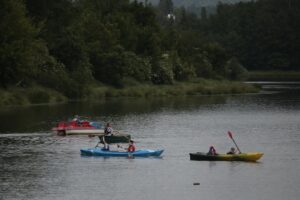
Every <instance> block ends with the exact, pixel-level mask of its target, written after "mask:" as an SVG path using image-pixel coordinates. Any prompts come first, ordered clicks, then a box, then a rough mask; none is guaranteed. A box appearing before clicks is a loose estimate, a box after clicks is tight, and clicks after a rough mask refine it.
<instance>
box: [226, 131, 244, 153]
mask: <svg viewBox="0 0 300 200" xmlns="http://www.w3.org/2000/svg"><path fill="white" fill-rule="evenodd" d="M228 135H229V137H230V138H231V139H232V141H233V143H234V144H235V146H236V148H237V150H238V151H239V153H242V152H241V150H240V148H239V147H238V145H237V144H236V142H235V140H234V139H233V137H232V133H231V132H230V131H228Z"/></svg>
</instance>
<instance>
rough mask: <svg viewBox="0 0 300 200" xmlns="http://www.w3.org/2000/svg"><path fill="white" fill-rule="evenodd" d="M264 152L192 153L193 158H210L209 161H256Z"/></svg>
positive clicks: (191, 157)
mask: <svg viewBox="0 0 300 200" xmlns="http://www.w3.org/2000/svg"><path fill="white" fill-rule="evenodd" d="M263 155H264V154H263V153H261V152H249V153H240V154H218V155H214V156H213V155H207V153H202V152H197V153H190V159H191V160H208V161H248V162H255V161H257V160H259V159H260V158H261V157H262V156H263Z"/></svg>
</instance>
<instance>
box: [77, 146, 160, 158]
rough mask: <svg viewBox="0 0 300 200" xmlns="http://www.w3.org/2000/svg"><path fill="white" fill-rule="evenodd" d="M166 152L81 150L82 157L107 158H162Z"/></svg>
mask: <svg viewBox="0 0 300 200" xmlns="http://www.w3.org/2000/svg"><path fill="white" fill-rule="evenodd" d="M163 151H164V150H151V149H141V150H137V151H135V152H132V153H130V152H120V151H105V150H102V149H101V148H97V147H96V148H84V149H80V152H81V155H85V156H105V157H111V156H115V157H148V156H160V155H161V154H162V153H163Z"/></svg>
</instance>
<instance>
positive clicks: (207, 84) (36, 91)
mask: <svg viewBox="0 0 300 200" xmlns="http://www.w3.org/2000/svg"><path fill="white" fill-rule="evenodd" d="M87 90H88V92H87V95H85V96H84V97H82V99H79V100H86V101H90V100H93V101H97V100H101V99H104V98H110V97H149V98H151V97H171V96H188V95H217V94H243V93H256V92H259V90H260V88H259V87H258V86H255V85H251V84H246V83H241V82H232V81H226V80H222V81H217V80H204V79H198V80H194V81H192V82H177V83H174V84H173V85H151V84H137V85H131V86H126V87H124V88H122V89H120V88H114V87H111V86H106V85H93V86H90V87H89V88H88V89H87ZM68 100H69V99H68V98H67V97H66V96H64V95H63V94H61V93H58V92H56V91H54V90H51V89H48V88H42V87H32V88H26V89H24V88H9V89H8V90H3V89H2V90H0V107H1V106H9V105H32V104H50V103H61V102H67V101H68Z"/></svg>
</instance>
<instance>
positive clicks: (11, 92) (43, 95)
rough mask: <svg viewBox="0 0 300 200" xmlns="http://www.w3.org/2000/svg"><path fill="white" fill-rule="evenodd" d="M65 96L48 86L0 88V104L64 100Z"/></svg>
mask: <svg viewBox="0 0 300 200" xmlns="http://www.w3.org/2000/svg"><path fill="white" fill-rule="evenodd" d="M65 101H67V98H66V97H65V96H64V95H62V94H60V93H58V92H56V91H54V90H51V89H48V88H42V87H31V88H26V89H24V88H8V89H7V90H3V89H1V90H0V106H9V105H32V104H50V103H58V102H65Z"/></svg>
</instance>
